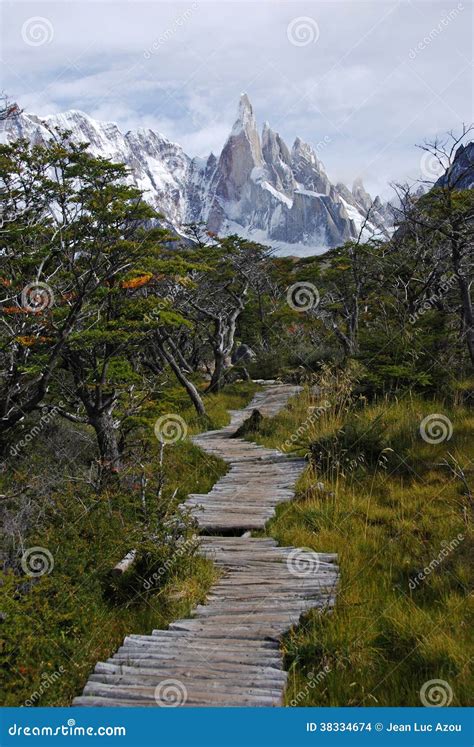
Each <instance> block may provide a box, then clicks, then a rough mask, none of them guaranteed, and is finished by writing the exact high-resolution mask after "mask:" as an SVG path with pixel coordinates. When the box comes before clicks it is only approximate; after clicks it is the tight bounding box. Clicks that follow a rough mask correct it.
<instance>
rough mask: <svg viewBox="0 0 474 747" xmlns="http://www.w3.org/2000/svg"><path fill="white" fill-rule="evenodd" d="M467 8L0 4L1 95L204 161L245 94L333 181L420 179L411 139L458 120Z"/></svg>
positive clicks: (466, 58)
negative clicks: (309, 147)
mask: <svg viewBox="0 0 474 747" xmlns="http://www.w3.org/2000/svg"><path fill="white" fill-rule="evenodd" d="M472 7H473V6H472V3H471V2H470V1H469V0H463V2H457V1H456V0H448V2H431V1H427V0H412V1H411V2H408V1H404V2H384V1H383V0H371V1H370V2H360V1H359V0H351V2H339V0H331V2H319V1H318V2H281V0H272V1H270V2H259V1H255V0H240V2H226V1H225V0H220V2H219V3H215V2H210V1H209V0H195V1H194V0H189V1H188V2H184V3H178V2H173V3H171V2H162V0H154V1H153V2H150V0H146V1H142V0H129V1H128V2H117V1H116V0H101V1H97V0H81V2H76V0H62V2H55V3H51V2H44V1H43V0H34V1H33V2H31V1H30V2H22V1H21V0H13V1H12V2H10V1H9V0H3V2H2V4H1V12H2V50H1V57H2V62H3V73H2V88H3V89H5V90H6V91H7V92H8V93H9V95H10V97H11V98H12V99H15V100H17V101H18V102H19V103H20V105H21V106H22V107H23V108H24V109H25V110H26V111H29V112H34V113H36V114H39V115H46V114H51V113H55V112H59V111H64V110H66V109H81V110H82V111H85V112H87V113H88V114H90V115H92V116H93V117H96V118H98V119H103V120H111V121H115V122H117V123H118V124H119V126H120V127H121V128H123V129H125V130H127V129H132V128H136V127H143V126H145V127H151V128H152V129H155V130H158V131H159V132H162V133H163V134H164V135H166V136H167V137H169V138H170V139H172V140H175V141H177V142H179V143H180V144H181V145H183V147H184V148H185V150H186V151H187V152H188V154H189V155H191V156H193V155H201V156H205V155H207V154H208V153H209V152H210V151H211V150H213V151H214V152H216V153H218V152H219V151H220V149H221V148H222V145H223V143H224V141H225V139H226V137H227V135H228V133H229V130H230V128H231V126H232V123H233V120H234V118H235V112H236V107H237V103H238V97H239V95H240V93H241V92H242V91H246V92H247V93H248V94H249V96H250V99H251V101H252V103H253V107H254V111H255V114H256V117H257V121H258V122H259V124H262V123H263V121H264V120H268V121H269V122H270V124H271V125H272V127H273V128H274V129H276V130H277V131H279V132H280V134H281V135H282V136H283V137H284V139H285V140H286V141H287V142H288V144H289V145H291V144H292V142H293V140H294V138H295V136H297V135H299V136H300V137H301V138H303V139H304V140H306V141H308V142H310V143H312V144H314V145H318V144H319V146H318V152H319V156H320V158H321V159H322V161H323V162H324V164H325V166H326V169H327V171H328V174H329V176H330V178H331V179H332V180H333V181H343V182H345V183H348V184H352V181H353V180H354V179H355V178H356V177H362V178H363V179H364V182H365V184H366V186H367V187H368V188H369V189H370V190H371V191H372V192H373V193H375V192H379V193H382V194H384V195H385V196H388V195H389V190H388V188H387V184H388V183H389V182H390V181H394V180H404V179H406V178H410V177H411V178H416V177H417V176H419V175H420V155H421V153H420V152H419V151H418V150H417V149H416V148H415V147H414V146H415V144H416V143H421V142H422V141H423V140H424V139H425V138H433V137H434V136H435V135H442V134H443V133H444V132H446V131H447V130H450V129H455V130H457V129H459V127H460V125H461V124H462V122H470V121H472V119H473V118H474V115H473V105H472V102H473V93H472Z"/></svg>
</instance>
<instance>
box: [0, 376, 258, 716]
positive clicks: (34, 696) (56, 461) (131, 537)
mask: <svg viewBox="0 0 474 747" xmlns="http://www.w3.org/2000/svg"><path fill="white" fill-rule="evenodd" d="M255 389H256V387H255V385H253V384H251V383H250V384H236V385H229V386H228V387H226V389H225V391H224V392H222V393H220V394H217V395H215V394H213V395H209V396H206V397H205V402H206V407H207V410H208V418H207V419H202V418H198V417H197V416H196V414H195V412H194V410H193V408H192V406H190V405H189V404H188V400H187V398H186V396H185V395H183V393H182V391H180V390H178V389H176V388H171V387H168V388H167V389H165V390H164V391H163V396H162V398H161V399H160V402H159V403H155V404H154V405H153V408H151V409H150V423H149V426H148V431H149V433H152V425H153V418H154V417H156V416H157V415H158V414H162V413H176V414H179V415H180V417H182V418H183V420H184V422H185V423H186V427H187V429H188V433H189V434H192V433H196V432H198V431H200V430H202V429H204V428H206V427H220V426H222V425H225V424H226V423H227V422H228V421H229V416H228V413H227V410H228V409H238V408H240V407H244V406H245V405H246V404H247V403H248V401H249V400H250V399H251V397H252V395H253V392H254V391H255ZM147 449H148V451H147V454H148V461H147V463H146V464H145V465H144V468H145V471H146V473H147V475H149V485H148V486H147V502H148V510H149V512H150V517H149V519H148V524H150V523H153V521H154V519H153V517H155V516H156V523H157V524H159V523H160V521H161V523H162V521H163V516H164V515H166V511H167V510H168V508H169V516H171V517H172V516H173V512H174V506H176V505H177V504H178V503H179V502H180V501H181V500H182V499H184V498H185V497H186V496H187V495H188V493H190V492H203V493H205V492H207V491H208V490H209V489H210V488H211V486H212V485H213V484H214V482H215V481H216V480H218V479H219V477H220V476H221V475H222V474H224V473H225V471H226V469H227V467H226V465H225V463H224V462H223V461H221V460H219V459H217V458H214V457H212V456H210V455H207V454H204V453H203V452H202V451H201V450H200V449H198V448H197V447H195V446H193V444H192V443H191V442H190V441H189V440H183V441H181V442H179V443H177V444H174V445H170V446H166V447H165V449H164V456H163V475H162V477H163V487H162V497H161V503H162V504H164V508H163V506H155V503H159V501H158V499H157V495H158V480H157V473H158V472H159V445H158V442H157V441H156V439H155V438H154V436H152V437H151V439H149V444H148V447H147ZM94 457H95V449H94V442H93V439H92V438H91V434H90V432H89V431H88V429H86V428H83V429H82V430H78V429H77V428H76V427H73V426H72V425H71V424H69V423H66V422H65V421H59V420H57V421H55V422H53V423H51V425H50V426H49V429H45V430H44V431H42V433H41V435H40V436H38V437H37V439H36V440H35V441H34V442H32V443H31V446H30V448H29V449H26V450H25V451H24V453H22V454H21V455H20V457H19V458H18V459H17V460H16V461H15V463H14V465H13V466H12V468H11V469H10V470H7V471H5V472H3V473H2V474H1V476H0V492H1V493H4V494H6V495H7V496H13V497H12V498H9V499H7V500H11V501H12V502H14V501H15V500H18V496H20V497H21V500H22V502H21V506H22V511H23V512H25V511H28V510H30V508H31V507H30V503H31V506H34V510H35V514H34V518H33V519H31V520H30V521H29V522H27V526H28V532H27V534H26V537H25V538H23V541H22V546H21V547H20V548H18V549H19V550H20V555H21V551H22V550H24V549H26V548H28V547H33V546H39V547H42V548H47V550H48V551H49V552H50V553H51V556H52V558H53V560H54V567H53V569H52V571H51V573H48V574H45V575H43V576H41V577H40V578H37V579H34V580H33V581H32V580H31V579H29V578H28V577H25V576H24V575H22V574H21V573H20V574H19V573H18V572H12V571H7V572H6V573H3V574H1V581H0V583H1V588H0V594H1V609H2V612H3V618H2V621H1V623H0V626H1V627H0V669H1V672H2V692H1V695H0V698H1V702H2V704H3V705H10V706H11V705H22V704H24V703H25V702H26V703H27V705H29V704H31V703H32V704H33V705H39V706H64V705H68V704H70V702H71V700H72V698H73V697H74V696H75V695H77V694H79V693H80V692H81V690H82V688H83V686H84V684H85V682H86V680H87V677H88V675H89V673H90V672H91V671H92V669H93V667H94V665H95V664H96V662H97V661H103V660H105V659H107V658H108V657H110V656H111V655H112V653H113V652H114V650H115V649H116V648H117V647H118V646H119V645H120V644H121V642H122V640H123V638H124V636H125V635H127V634H129V633H132V632H133V633H147V634H148V633H150V632H151V630H152V629H154V628H164V627H166V626H167V625H168V624H169V623H170V622H171V621H172V620H176V619H177V618H180V617H185V616H188V615H189V613H190V611H191V609H192V608H193V607H194V606H195V605H196V604H198V603H200V602H202V601H203V600H204V599H205V596H206V593H207V591H208V589H209V587H210V586H211V584H212V583H213V582H214V580H215V579H216V577H217V575H216V571H215V569H214V567H213V565H212V564H211V563H210V562H209V561H207V560H205V559H204V558H201V557H199V556H197V555H196V554H195V553H194V552H193V551H192V550H191V549H190V551H189V552H187V553H186V554H183V555H181V554H180V553H178V554H176V545H173V544H172V543H169V542H168V541H167V540H165V539H163V538H164V530H163V528H161V532H162V534H161V535H159V537H158V539H157V540H156V541H147V542H144V541H143V534H144V526H145V525H144V518H143V509H142V504H141V500H140V491H139V488H138V487H137V484H136V478H135V477H134V476H132V475H128V476H127V477H126V479H125V482H124V483H122V484H121V485H117V486H115V487H114V488H110V489H108V490H106V491H102V492H100V493H97V492H96V491H94V490H93V489H92V488H91V486H90V485H88V484H87V483H85V482H84V478H85V475H87V472H88V464H89V461H90V460H91V459H93V458H94ZM15 495H16V498H15ZM19 505H20V504H19ZM25 506H26V508H25ZM31 510H33V509H32V508H31ZM10 515H11V516H13V517H15V519H14V520H13V519H12V520H11V522H13V523H11V526H10V531H11V536H12V537H14V536H16V534H17V531H16V529H15V521H16V520H17V516H16V515H15V512H14V511H12V513H11V514H10ZM156 531H157V532H158V531H159V527H158V528H157V530H156ZM190 531H192V530H190ZM184 536H186V534H185V535H184ZM161 539H163V543H162V544H161V543H160V540H161ZM132 547H138V548H141V554H140V562H137V563H136V564H135V566H136V567H134V569H133V570H132V571H131V572H130V573H128V574H125V576H124V578H123V579H121V580H120V582H119V583H118V584H117V583H115V582H114V583H112V582H111V580H110V569H111V568H112V567H113V566H114V564H115V563H117V562H118V561H119V560H120V559H121V558H122V557H123V556H124V555H125V554H126V553H127V552H128V551H129V550H130V549H131V548H132ZM170 559H171V562H170V563H169V562H168V561H170ZM165 563H166V564H167V565H166V568H167V569H168V570H167V573H166V575H164V576H163V577H161V576H160V577H159V583H157V584H153V585H152V588H151V590H150V591H146V593H145V590H144V581H145V580H147V578H149V577H150V576H151V575H152V573H153V571H155V570H156V569H157V568H158V569H160V568H162V567H163V566H164V564H165Z"/></svg>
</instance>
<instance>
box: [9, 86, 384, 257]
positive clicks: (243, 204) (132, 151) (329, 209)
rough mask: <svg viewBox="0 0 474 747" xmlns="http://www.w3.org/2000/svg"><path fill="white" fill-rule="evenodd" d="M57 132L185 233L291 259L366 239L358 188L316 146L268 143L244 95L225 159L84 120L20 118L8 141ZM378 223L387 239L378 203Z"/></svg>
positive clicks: (271, 135)
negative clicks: (126, 173) (114, 165)
mask: <svg viewBox="0 0 474 747" xmlns="http://www.w3.org/2000/svg"><path fill="white" fill-rule="evenodd" d="M58 128H59V129H66V130H71V131H72V137H73V139H75V140H77V141H81V142H84V141H86V142H89V143H90V150H91V152H93V153H94V154H96V155H102V156H105V157H107V158H110V159H111V160H114V161H120V162H123V163H125V164H126V165H127V166H129V168H130V171H131V179H132V181H133V182H135V183H136V185H137V186H138V187H140V188H141V189H143V190H144V191H145V197H146V199H147V200H148V201H149V202H150V203H151V204H152V205H153V206H154V207H155V208H157V209H158V210H159V211H160V213H162V214H163V215H164V216H165V218H166V220H167V221H168V222H169V223H170V224H171V225H172V226H173V227H174V228H175V229H176V230H177V231H178V232H180V231H181V230H182V228H183V226H184V225H185V224H187V223H191V222H202V223H205V224H206V225H207V227H208V229H209V230H210V231H213V232H215V233H217V234H219V235H228V234H231V233H237V234H239V235H241V236H244V237H246V238H252V239H254V240H256V241H260V242H262V243H267V244H269V245H271V246H274V247H275V248H276V249H277V250H279V252H280V253H283V254H312V253H318V252H322V251H325V250H326V249H328V248H330V247H333V246H337V245H339V244H341V243H343V242H344V241H346V240H349V239H351V238H355V237H356V236H358V234H359V231H360V227H361V225H362V223H363V221H364V219H365V216H366V214H367V211H368V209H369V208H370V206H371V205H372V199H371V197H370V195H368V194H367V192H366V191H365V189H364V187H363V184H362V182H361V181H360V180H357V181H356V182H355V183H354V185H353V188H352V190H350V189H348V188H347V187H346V186H344V185H343V184H336V185H333V184H332V183H331V182H330V180H329V178H328V176H327V174H326V172H325V170H324V167H323V165H322V163H321V162H320V161H319V160H318V157H317V155H316V151H315V149H314V148H312V147H311V145H309V144H308V143H305V142H303V141H302V140H300V138H296V140H295V142H294V144H293V147H292V148H291V150H290V148H288V146H287V145H286V144H285V142H284V141H283V139H282V138H281V137H280V135H279V134H278V133H277V132H274V131H273V130H272V129H271V128H270V126H269V124H268V123H265V124H264V126H263V131H262V134H261V135H260V133H259V131H258V129H257V124H256V121H255V117H254V113H253V109H252V105H251V103H250V101H249V98H248V96H247V95H246V94H242V96H241V99H240V104H239V110H238V115H237V120H236V122H235V124H234V126H233V128H232V131H231V133H230V135H229V137H228V139H227V142H226V144H225V145H224V148H223V150H222V152H221V154H220V156H219V157H218V158H217V157H216V156H215V155H214V154H212V153H211V155H210V156H209V157H208V158H207V159H202V158H190V157H189V156H188V155H187V154H186V153H185V152H184V151H183V149H182V148H181V146H179V145H178V144H176V143H173V142H171V141H169V140H168V139H167V138H166V137H164V136H163V135H161V134H159V133H156V132H153V131H152V130H148V129H147V130H145V129H138V130H136V131H129V132H127V133H125V134H124V133H122V132H121V131H120V130H119V128H118V127H117V125H116V124H114V123H110V122H98V121H96V120H94V119H92V118H91V117H89V116H88V115H87V114H84V113H83V112H79V111H69V112H65V113H64V114H56V115H53V116H50V117H46V118H44V119H40V118H38V117H36V116H35V115H31V114H21V115H19V116H18V117H16V118H13V119H11V120H8V122H7V123H6V130H5V131H6V138H7V139H9V140H13V139H15V138H18V137H26V138H28V139H30V140H32V141H34V142H41V141H44V140H47V139H48V138H50V137H51V131H52V130H55V129H58ZM4 137H5V136H4ZM370 221H371V224H372V225H374V224H375V225H377V226H379V227H380V228H382V230H384V231H385V230H386V229H387V225H388V213H387V211H386V209H385V207H384V206H383V205H382V203H381V202H380V200H379V199H378V198H375V201H374V204H373V207H372V210H371V216H370Z"/></svg>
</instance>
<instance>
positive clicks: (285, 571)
mask: <svg viewBox="0 0 474 747" xmlns="http://www.w3.org/2000/svg"><path fill="white" fill-rule="evenodd" d="M298 391H299V388H298V387H294V386H287V385H283V384H281V385H278V384H277V385H272V386H267V387H265V389H264V390H263V391H261V392H259V393H258V394H257V395H256V396H255V397H254V399H253V400H252V402H251V403H250V404H249V405H248V406H247V407H246V408H245V409H243V410H239V411H234V412H232V413H231V423H230V425H228V426H227V427H226V428H222V429H221V430H218V431H208V432H206V433H203V434H200V435H199V436H196V437H195V438H194V439H193V440H194V442H195V443H196V444H197V445H199V446H200V447H201V448H202V449H203V450H204V451H206V452H208V453H211V454H216V455H218V456H220V457H221V458H223V459H225V461H226V462H228V463H229V465H230V467H229V471H228V472H227V473H226V474H225V475H224V477H222V478H221V479H220V480H219V481H218V482H217V483H216V485H215V486H214V487H213V488H212V490H211V491H210V492H209V493H207V494H206V495H192V496H189V498H188V500H187V501H186V502H185V505H186V506H187V507H188V508H190V509H191V511H192V513H193V515H194V516H195V517H196V520H197V522H198V524H199V527H200V530H201V532H202V533H203V535H205V536H201V544H200V548H201V552H202V553H203V554H204V555H206V556H207V557H209V558H211V559H212V560H213V561H214V562H215V563H216V565H217V566H219V567H221V568H222V569H223V574H222V576H221V578H220V579H219V581H217V583H216V584H215V585H214V586H213V587H212V589H211V591H210V593H209V596H208V599H207V602H206V604H205V605H199V606H197V607H196V609H195V610H194V611H193V617H192V618H189V619H186V620H177V621H176V622H174V623H172V624H171V625H170V626H169V628H168V630H154V631H153V633H152V635H148V636H147V635H130V636H127V637H126V638H125V640H124V643H123V645H122V646H121V647H120V648H119V650H118V651H117V653H115V654H114V655H113V656H112V658H110V659H108V660H107V661H106V662H100V663H98V664H97V665H96V667H95V670H94V673H93V674H92V675H91V676H90V677H89V681H88V682H87V684H86V686H85V688H84V692H83V694H82V696H80V697H77V698H75V700H74V701H73V705H77V706H152V707H153V706H154V707H156V706H168V707H169V706H184V705H186V706H279V705H282V701H283V695H284V691H285V685H286V679H287V673H286V672H285V671H284V669H283V660H282V654H281V652H280V645H279V641H280V639H281V636H282V635H283V634H284V633H285V632H287V631H288V630H289V629H290V627H291V626H292V625H294V624H296V623H298V621H299V619H300V616H301V614H302V613H303V612H305V611H307V610H309V609H313V608H318V607H319V608H324V609H326V608H329V607H332V606H333V604H334V601H335V587H336V584H337V579H338V568H337V565H336V556H335V555H333V554H323V553H314V552H310V551H306V550H301V549H299V548H293V547H279V546H278V545H277V543H276V541H275V540H273V539H270V538H267V537H264V538H254V537H250V536H248V534H247V533H248V532H249V530H253V529H263V528H264V526H265V524H266V522H267V521H268V520H269V518H271V517H272V516H273V515H274V513H275V507H276V506H277V505H278V504H279V503H282V502H284V501H289V500H291V499H292V498H293V497H294V491H293V487H294V484H295V482H296V480H297V478H298V476H299V475H300V474H301V472H302V471H303V469H304V466H305V462H304V460H303V459H291V458H289V457H286V456H285V455H283V454H282V453H281V452H279V451H276V450H274V449H267V448H264V447H262V446H258V445H257V444H253V443H249V442H247V441H243V440H242V439H240V438H232V436H233V434H234V433H235V431H236V430H237V428H238V427H239V426H240V425H241V424H242V422H243V421H244V420H245V419H246V418H247V417H248V416H249V415H250V414H251V413H252V411H253V410H254V409H256V408H258V409H259V410H260V412H261V413H262V415H264V416H267V417H271V416H273V415H275V414H277V413H278V412H279V411H280V410H281V409H282V408H283V407H285V405H286V404H287V402H288V400H289V398H290V397H291V396H293V395H294V394H296V393H297V392H298ZM242 533H246V536H238V535H239V534H242Z"/></svg>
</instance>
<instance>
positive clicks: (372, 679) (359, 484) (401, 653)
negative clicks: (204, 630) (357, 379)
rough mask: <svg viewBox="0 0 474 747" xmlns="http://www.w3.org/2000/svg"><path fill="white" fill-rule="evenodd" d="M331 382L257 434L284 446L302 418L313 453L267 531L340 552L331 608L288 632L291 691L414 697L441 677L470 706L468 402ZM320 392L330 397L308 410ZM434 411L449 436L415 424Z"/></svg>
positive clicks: (410, 700)
mask: <svg viewBox="0 0 474 747" xmlns="http://www.w3.org/2000/svg"><path fill="white" fill-rule="evenodd" d="M333 384H334V386H333V387H332V394H331V387H328V388H327V390H326V391H325V390H324V387H323V390H322V392H320V394H319V396H318V397H317V398H316V397H315V396H314V395H311V394H310V393H309V391H305V392H304V393H303V394H302V395H300V396H299V397H297V398H295V399H293V401H292V402H291V403H290V406H289V408H288V409H287V410H286V411H284V412H282V413H281V414H280V415H278V416H277V417H276V418H274V419H273V420H272V421H264V423H263V424H262V427H261V429H260V433H259V435H258V436H257V437H256V440H258V441H259V442H260V443H262V444H265V445H268V446H273V447H277V448H282V445H284V444H285V443H288V439H289V438H290V437H291V435H292V434H295V433H296V432H297V431H298V429H299V435H298V436H297V437H296V438H294V439H293V441H294V449H295V451H296V453H300V454H303V453H309V452H310V451H311V453H312V454H313V459H315V461H316V462H317V463H318V464H319V468H314V467H308V469H307V470H306V472H305V473H304V475H303V476H302V478H301V479H300V482H299V484H298V486H297V494H296V500H295V501H294V502H293V503H292V504H288V505H283V506H280V507H279V509H278V512H277V516H276V518H275V519H274V520H273V521H272V523H271V524H270V525H269V527H268V533H269V534H271V535H272V536H274V537H275V538H276V539H278V541H279V542H280V543H281V544H283V545H294V546H297V547H306V548H312V549H314V550H316V551H321V552H336V553H338V556H339V565H340V570H341V578H340V584H339V587H338V594H337V603H336V607H335V609H334V611H333V612H332V613H331V614H329V613H323V614H322V615H320V614H317V613H316V612H314V613H309V614H307V615H306V617H305V618H304V619H303V620H302V622H301V624H300V625H299V626H298V627H297V628H295V629H293V630H292V631H291V632H290V633H289V634H288V635H287V636H286V638H285V640H284V652H285V659H286V664H287V666H288V668H289V671H290V677H289V685H288V688H287V696H286V697H287V704H289V705H301V706H309V705H313V706H315V705H316V706H360V705H380V706H417V705H418V706H419V705H421V701H420V689H421V688H422V686H423V684H424V683H425V682H427V681H429V680H433V679H438V680H444V681H445V682H446V683H447V685H443V688H444V689H445V692H446V693H447V698H448V700H449V699H450V698H451V694H452V701H451V703H452V705H463V706H466V705H468V704H469V697H470V695H469V693H470V691H469V683H470V680H469V663H470V658H471V657H472V655H473V648H472V638H471V631H472V619H470V616H471V615H472V604H471V602H472V597H471V598H470V597H469V588H470V583H471V580H472V579H471V573H470V560H472V513H471V511H472V494H471V496H469V495H468V488H467V487H466V482H467V483H469V482H470V481H471V479H472V474H473V466H474V462H473V457H474V444H473V442H472V426H473V424H474V418H473V414H472V411H468V410H467V409H463V408H462V407H448V406H447V405H446V403H444V402H440V401H437V402H436V401H424V400H421V399H416V398H411V397H409V396H408V397H406V398H403V399H401V400H399V401H389V400H384V401H383V402H380V403H376V404H373V405H370V406H369V405H367V403H365V402H364V400H359V401H356V402H353V401H352V400H351V403H350V404H349V400H350V392H348V390H347V387H346V384H347V382H346V384H341V382H340V381H339V382H333ZM325 396H326V400H325V401H327V400H329V402H328V403H327V404H328V405H329V406H328V407H326V408H324V409H322V410H313V409H312V408H315V407H316V408H317V407H320V406H321V404H322V400H324V399H325ZM342 400H344V402H345V407H341V406H340V403H341V401H342ZM315 412H316V416H315V415H314V413H315ZM432 413H441V414H443V415H444V416H446V417H448V418H449V421H450V422H451V423H452V426H453V433H452V436H451V438H450V439H449V440H445V441H442V442H440V443H439V444H433V443H427V442H426V441H424V440H423V439H422V438H421V436H420V423H421V422H422V420H423V419H424V418H425V417H426V416H428V415H430V414H432ZM377 449H378V456H376V455H377ZM284 450H288V449H284ZM448 465H449V466H448ZM455 473H457V474H455ZM424 569H427V572H426V571H424Z"/></svg>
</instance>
